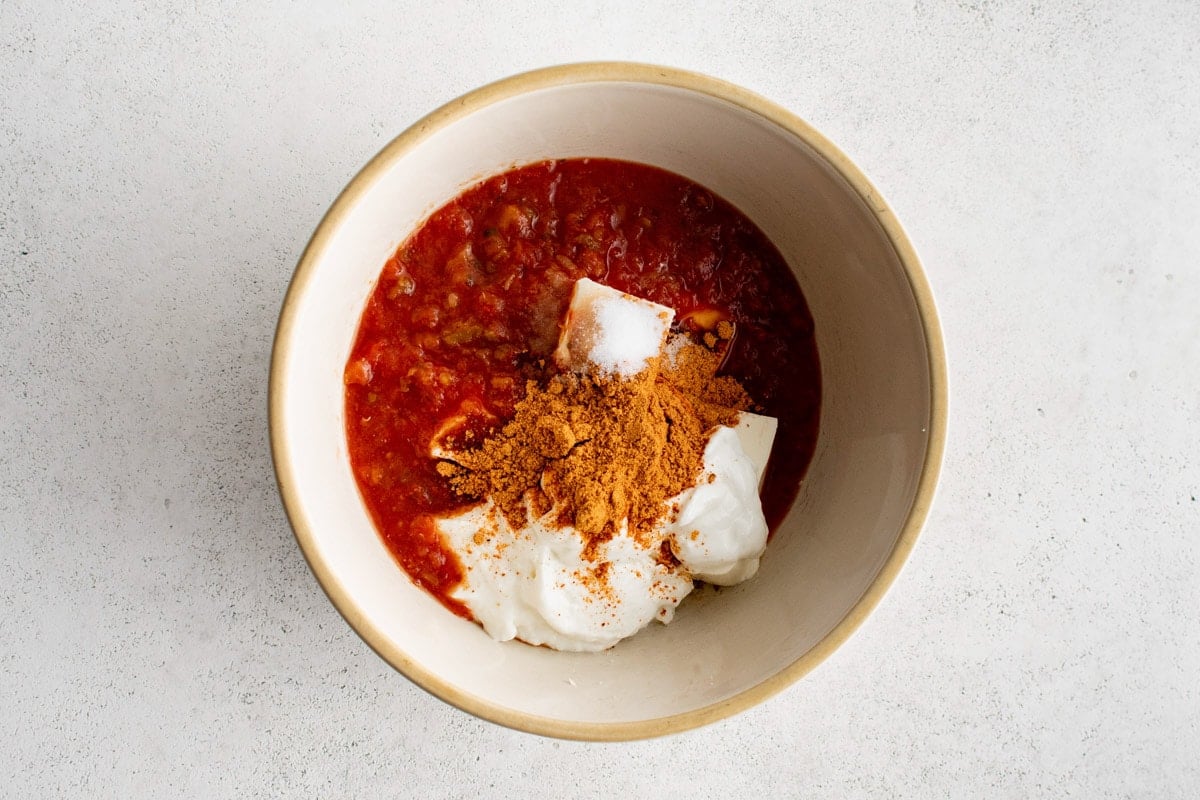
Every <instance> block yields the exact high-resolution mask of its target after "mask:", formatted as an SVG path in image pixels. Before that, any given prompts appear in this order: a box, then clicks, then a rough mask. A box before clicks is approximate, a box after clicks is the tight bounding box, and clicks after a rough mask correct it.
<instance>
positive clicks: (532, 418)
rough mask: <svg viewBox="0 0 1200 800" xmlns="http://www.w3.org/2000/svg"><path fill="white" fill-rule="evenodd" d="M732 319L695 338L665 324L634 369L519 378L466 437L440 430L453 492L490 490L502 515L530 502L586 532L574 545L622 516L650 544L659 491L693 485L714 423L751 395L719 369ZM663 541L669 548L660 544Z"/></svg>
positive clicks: (726, 419) (661, 509) (601, 537)
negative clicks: (445, 438)
mask: <svg viewBox="0 0 1200 800" xmlns="http://www.w3.org/2000/svg"><path fill="white" fill-rule="evenodd" d="M732 335H733V326H732V325H731V324H730V323H728V322H723V323H721V324H720V325H718V326H717V328H716V329H715V331H712V332H709V333H706V334H704V336H703V337H702V341H703V344H700V343H697V342H693V341H692V340H691V339H690V337H688V336H687V335H685V334H673V335H672V336H671V337H670V339H669V341H668V343H667V347H666V348H665V353H663V354H660V355H659V356H656V357H654V358H652V359H650V360H649V361H648V362H647V367H646V368H644V369H642V370H641V371H640V372H638V373H636V374H634V375H632V376H628V377H626V376H623V375H621V374H619V373H611V372H609V373H604V372H601V371H599V370H594V369H593V370H588V371H585V372H582V373H581V372H575V371H569V372H563V373H560V374H556V375H553V376H552V377H549V378H548V379H547V380H545V381H544V382H537V381H529V382H528V383H527V384H526V393H525V397H524V399H522V400H521V401H520V402H519V403H518V404H517V406H516V409H515V413H514V416H513V418H512V419H511V420H510V421H509V422H508V423H507V424H505V425H504V426H503V428H501V429H500V430H499V431H497V432H496V433H495V434H494V435H492V436H491V437H489V438H487V439H485V440H484V441H483V442H482V444H480V445H478V446H476V447H468V448H460V447H458V446H456V443H455V442H453V441H450V442H448V443H447V444H448V445H449V449H450V450H451V451H452V452H453V454H454V459H453V460H452V461H451V460H446V461H442V462H440V463H439V464H438V471H439V473H440V474H442V475H443V476H444V477H446V478H447V479H448V480H449V481H450V484H451V486H452V487H453V488H454V490H455V491H456V492H457V493H458V494H459V495H461V496H463V497H466V498H472V499H484V498H490V499H491V500H492V501H493V502H494V503H495V505H496V507H497V508H498V509H499V511H500V513H502V514H503V515H504V517H505V519H506V521H507V522H508V524H509V525H510V526H512V527H513V528H514V529H520V528H521V527H523V526H524V525H525V524H526V522H527V518H528V515H529V513H530V511H532V513H533V514H534V515H535V516H538V517H543V516H544V515H546V514H548V513H549V512H551V511H553V512H554V514H553V515H552V517H551V519H552V520H553V522H554V523H555V524H556V525H558V526H572V527H574V528H575V529H576V530H578V531H579V533H580V534H581V535H582V536H583V537H584V539H585V548H584V555H585V557H588V558H589V559H591V557H592V556H593V555H594V554H595V552H596V549H597V547H598V546H599V545H600V544H601V543H603V542H605V541H607V540H609V539H611V538H612V537H613V536H614V535H616V534H617V533H618V531H619V530H620V529H621V526H622V523H627V525H628V530H629V533H630V535H631V536H632V537H633V538H634V539H635V541H638V543H639V544H640V545H642V546H647V547H649V546H657V544H658V543H657V542H656V541H653V540H652V537H653V534H654V530H655V526H656V524H657V523H659V522H660V520H661V519H662V518H663V516H664V515H665V514H666V513H667V512H668V511H669V510H670V509H669V508H668V506H667V501H668V500H669V499H670V498H672V497H675V496H676V495H678V494H679V493H680V492H683V491H684V490H686V489H688V488H689V487H691V486H694V485H695V484H696V483H697V481H698V480H699V479H700V477H701V472H702V470H703V454H704V448H705V445H706V444H707V442H708V439H709V437H710V435H711V434H712V431H713V429H714V427H715V426H717V425H734V424H736V422H737V418H738V413H739V412H740V411H746V410H749V409H750V408H751V406H752V405H753V404H752V402H751V400H750V398H749V396H748V395H747V394H746V392H745V390H744V389H743V388H742V387H741V385H740V384H738V383H737V381H735V380H734V379H733V378H730V377H728V376H718V375H717V374H716V373H717V369H718V367H719V365H720V363H721V360H722V356H723V353H724V351H725V350H726V348H727V347H728V346H729V340H730V339H731V337H732ZM668 552H669V551H668Z"/></svg>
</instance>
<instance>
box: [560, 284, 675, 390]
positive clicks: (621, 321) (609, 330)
mask: <svg viewBox="0 0 1200 800" xmlns="http://www.w3.org/2000/svg"><path fill="white" fill-rule="evenodd" d="M674 318H675V311H674V309H672V308H670V307H668V306H664V305H659V304H658V303H652V302H650V301H649V300H644V299H642V298H640V297H634V296H633V295H631V294H626V293H624V292H619V291H617V290H616V289H612V288H610V287H608V286H604V285H603V284H599V283H596V282H595V281H591V280H588V279H587V278H581V279H580V280H578V281H576V283H575V289H574V291H573V292H572V293H571V304H570V307H569V308H568V309H567V317H566V321H565V322H564V323H563V330H562V335H561V336H560V338H559V344H558V349H557V350H556V351H555V353H554V357H555V360H556V361H557V362H558V364H559V365H560V366H562V367H563V368H565V369H572V370H579V371H584V370H587V369H589V368H594V369H598V370H599V371H600V372H602V373H607V374H614V373H615V374H617V375H619V376H621V377H624V378H629V377H633V376H634V375H636V374H638V373H639V372H641V371H642V370H644V369H645V368H646V366H647V362H648V361H649V360H650V359H652V358H654V357H655V356H657V355H658V354H659V353H660V352H661V351H662V347H663V343H664V342H665V341H666V338H667V332H668V331H669V330H670V327H671V321H672V320H673V319H674Z"/></svg>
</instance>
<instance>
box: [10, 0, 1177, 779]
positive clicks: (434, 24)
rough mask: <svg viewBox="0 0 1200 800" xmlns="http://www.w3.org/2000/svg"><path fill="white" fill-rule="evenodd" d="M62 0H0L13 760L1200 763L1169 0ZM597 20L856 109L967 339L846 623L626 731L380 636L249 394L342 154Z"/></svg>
mask: <svg viewBox="0 0 1200 800" xmlns="http://www.w3.org/2000/svg"><path fill="white" fill-rule="evenodd" d="M79 5H80V6H81V7H75V8H67V7H66V6H65V5H63V6H59V5H57V4H54V5H51V4H49V3H34V2H22V1H21V0H15V1H14V0H4V2H2V3H0V155H2V158H0V377H2V380H0V412H2V413H3V416H4V420H5V421H4V425H3V428H2V430H0V453H2V462H0V534H2V537H3V538H2V540H0V541H2V545H0V597H2V598H3V613H2V614H0V716H2V718H3V720H4V723H5V724H4V731H5V741H4V742H3V744H0V787H2V788H0V794H5V795H10V796H14V797H19V796H30V797H32V796H47V795H65V796H114V797H116V796H120V797H151V796H162V795H164V794H167V793H168V791H167V790H168V789H174V790H177V792H178V793H181V794H184V795H189V796H227V797H232V796H243V797H249V796H278V795H288V794H294V795H304V796H372V795H406V794H408V795H420V796H434V797H437V796H476V795H493V796H501V795H508V796H517V795H519V794H520V795H526V796H540V795H542V794H544V793H555V794H558V793H566V794H578V795H583V796H602V795H612V794H613V793H615V792H617V791H620V790H630V791H632V790H634V789H637V790H638V792H639V793H644V794H646V795H649V794H650V792H651V790H652V791H653V794H654V796H660V797H697V796H699V797H710V796H711V797H736V796H748V795H755V796H759V795H761V796H774V795H793V796H799V795H809V796H811V795H816V796H846V797H869V796H908V797H964V796H990V797H1012V798H1023V797H1035V796H1036V797H1065V796H1072V797H1089V798H1094V797H1125V796H1137V797H1189V796H1195V795H1196V794H1197V793H1200V762H1198V760H1197V758H1196V755H1197V752H1200V722H1198V720H1200V689H1198V688H1197V683H1198V678H1200V613H1197V606H1200V564H1198V563H1197V561H1198V558H1197V554H1198V553H1200V542H1198V535H1200V502H1198V501H1197V500H1196V497H1197V495H1200V464H1198V462H1197V450H1198V449H1200V448H1198V445H1200V92H1197V89H1196V75H1197V74H1200V10H1197V7H1196V6H1195V5H1194V4H1192V3H1188V2H1176V3H1167V2H1158V3H1128V4H1126V3H1108V4H1104V5H1098V6H1092V7H1083V6H1078V5H1074V4H1071V5H1067V4H1058V3H1033V4H1029V3H1022V4H1016V3H991V2H959V3H954V4H951V3H946V4H943V3H937V2H922V1H921V0H917V2H915V3H891V4H884V5H880V6H879V7H877V8H874V9H871V10H867V9H866V8H864V7H861V6H859V5H858V4H853V5H852V4H843V3H841V2H827V3H817V4H816V6H818V7H816V8H812V9H806V10H798V9H791V8H789V7H788V5H790V4H783V3H778V4H776V3H759V4H754V5H752V6H746V7H744V8H742V9H740V10H737V11H725V10H722V8H721V5H722V4H718V3H711V4H708V5H709V7H708V8H704V7H701V6H700V5H696V7H694V8H693V7H692V4H680V6H679V7H677V8H675V9H674V10H656V9H652V8H647V7H646V5H647V4H643V3H617V4H613V3H603V4H601V3H587V4H586V5H580V6H578V8H579V9H580V10H579V11H568V10H567V9H568V7H570V6H572V4H567V3H552V2H545V1H544V0H538V1H537V2H531V3H529V4H528V5H527V7H526V9H525V10H523V11H520V12H515V13H511V14H510V13H499V12H496V11H485V10H484V6H483V5H473V6H467V5H462V6H457V5H455V6H451V5H449V4H447V5H446V6H445V8H444V9H442V10H439V11H436V12H435V11H431V10H425V8H424V6H423V5H421V4H407V5H406V6H395V7H391V6H389V5H388V4H383V3H379V4H368V3H354V4H346V5H347V6H349V7H348V8H344V9H343V10H331V9H332V7H333V5H334V4H328V7H326V6H324V5H320V4H312V5H311V7H309V8H307V9H303V8H300V7H298V6H293V5H291V4H284V3H271V4H261V5H258V6H257V10H255V9H250V8H247V7H245V6H246V5H247V4H242V3H235V2H228V3H224V4H209V3H187V4H183V3H179V4H172V5H173V6H175V7H173V8H167V7H165V5H161V4H142V3H136V4H135V3H124V4H122V3H93V4H79ZM337 5H338V6H339V7H340V6H342V5H343V4H337ZM1126 6H1128V7H1126ZM594 58H627V59H632V60H643V61H651V62H661V63H667V64H672V65H676V66H682V67H687V68H693V69H698V70H701V71H706V72H709V73H712V74H715V75H717V76H720V77H723V78H726V79H728V80H732V81H734V82H737V83H741V84H743V85H745V86H747V87H749V88H751V89H754V90H756V91H758V92H760V93H762V94H765V95H766V96H768V97H770V98H772V99H774V100H776V101H778V102H780V103H782V104H783V105H785V106H787V107H789V108H791V109H793V110H794V111H796V112H797V113H799V114H800V115H801V116H804V117H805V118H807V119H808V120H809V121H810V122H812V123H813V124H815V125H816V126H817V127H818V128H819V129H821V130H822V131H824V132H825V133H826V134H827V135H829V136H830V137H831V138H833V139H834V141H836V142H838V143H839V144H840V145H841V146H843V147H844V148H845V149H846V151H847V152H848V153H849V154H850V155H851V157H853V158H854V159H856V160H857V161H858V163H859V164H860V165H861V166H862V167H863V169H864V170H865V171H866V172H867V174H868V175H870V176H871V177H872V178H873V179H874V180H875V181H876V183H877V184H878V185H879V187H880V188H881V190H882V191H883V192H884V194H885V195H886V196H887V197H888V198H889V200H890V201H891V203H892V204H893V205H894V207H895V208H896V209H897V211H898V213H899V214H900V216H901V218H902V219H904V220H905V222H906V224H907V226H908V229H909V233H910V234H911V236H912V238H913V240H914V241H915V242H916V244H917V247H918V249H919V250H920V251H921V253H922V255H923V257H924V260H925V263H926V267H927V270H928V273H929V276H930V280H931V282H932V284H933V286H934V289H935V291H936V293H937V296H938V300H939V303H940V308H941V313H942V317H943V324H944V326H945V334H946V341H947V345H948V349H949V357H950V360H951V375H952V401H953V407H952V418H951V430H950V436H951V438H950V444H949V449H948V451H947V456H946V463H945V469H944V477H943V481H942V488H941V491H940V494H939V498H938V502H937V504H936V506H935V510H934V513H933V514H932V516H931V518H930V521H929V525H928V527H927V530H926V533H925V535H924V537H923V539H922V541H921V543H920V545H919V547H918V549H917V551H916V553H915V555H914V558H913V560H912V562H911V563H910V566H909V567H908V568H907V570H906V571H905V572H904V574H903V575H902V576H901V578H900V580H899V581H898V582H897V584H896V585H895V587H894V589H893V591H892V592H891V594H890V595H889V596H888V597H887V599H886V600H885V602H884V603H883V605H882V606H881V607H880V608H879V610H878V611H877V613H875V614H874V615H873V616H872V618H871V619H870V620H869V621H868V623H867V624H866V625H865V627H864V628H863V629H862V630H861V631H860V632H859V633H858V634H857V635H856V636H855V637H854V638H853V639H852V640H851V641H850V642H849V643H848V644H847V645H846V646H845V647H843V648H842V649H841V650H840V651H839V652H838V653H837V654H835V655H834V657H833V658H831V659H830V660H829V661H827V662H826V663H825V664H824V665H822V666H821V667H820V668H819V669H818V670H817V671H816V672H815V673H813V674H812V675H811V676H809V677H808V678H807V679H805V680H803V681H802V682H800V683H799V684H797V685H795V686H793V687H792V688H791V689H789V690H788V691H786V692H785V693H784V694H782V695H781V696H779V697H777V698H775V699H773V700H771V701H770V702H768V703H766V704H765V705H763V706H760V707H758V708H756V709H754V710H752V711H750V712H748V713H746V714H743V715H742V716H740V717H738V718H735V719H733V720H730V721H726V722H723V723H720V724H717V725H715V726H712V727H710V728H707V729H703V730H700V731H696V732H692V733H688V734H684V735H680V736H677V737H673V738H670V739H666V740H661V741H652V742H645V743H636V744H628V745H584V744H576V743H566V742H554V741H550V740H543V739H539V738H535V737H532V736H528V735H523V734H519V733H515V732H511V731H507V730H504V729H501V728H497V727H494V726H492V725H489V724H485V723H483V722H479V721H477V720H475V719H473V718H471V717H468V716H466V715H464V714H462V713H460V712H458V711H456V710H454V709H451V708H449V707H447V706H445V705H443V704H441V703H440V702H439V701H436V700H434V699H433V698H431V697H429V696H427V695H426V694H424V693H423V692H421V691H419V690H418V689H416V688H414V687H413V686H412V685H410V684H409V683H408V682H406V681H405V680H404V679H403V678H402V677H400V676H399V675H398V674H396V673H395V672H393V671H392V670H391V669H390V668H388V667H387V666H386V665H385V664H384V663H383V662H381V661H380V660H379V659H378V658H377V657H375V656H374V655H373V654H372V653H371V652H370V651H369V650H368V649H367V647H366V646H365V645H364V644H362V643H361V642H360V641H359V640H358V639H357V638H356V637H355V636H354V634H353V633H351V631H350V630H349V628H348V627H347V626H346V625H345V624H344V623H343V622H342V620H341V619H340V618H339V617H338V616H337V614H336V613H335V612H334V611H333V609H332V607H331V606H330V605H329V604H328V602H327V601H326V600H325V598H324V596H323V595H322V594H321V592H320V590H319V589H318V587H317V584H316V582H315V581H314V580H313V578H312V577H311V576H310V574H309V572H308V570H307V568H306V567H305V565H304V562H303V560H302V559H301V557H300V555H299V552H298V550H297V548H296V547H295V545H294V543H293V541H292V538H291V534H290V532H289V529H288V527H287V524H286V522H285V519H284V516H283V514H282V511H281V509H280V506H279V503H278V501H277V498H276V495H275V490H274V483H273V478H272V475H271V467H270V459H269V454H268V448H267V434H266V407H265V406H266V398H265V389H266V376H267V364H268V356H269V347H270V339H271V335H272V331H273V326H274V322H275V315H276V313H277V310H278V306H279V303H280V300H281V298H282V296H283V292H284V289H285V286H286V284H287V281H288V278H289V275H290V273H291V270H292V267H293V265H294V263H295V260H296V258H297V257H298V255H299V253H300V250H301V249H302V247H303V245H304V243H305V241H306V238H307V236H308V234H309V232H310V231H311V230H312V228H313V226H314V225H315V224H316V222H317V220H318V219H319V217H320V215H321V213H322V211H323V210H324V209H325V207H326V206H327V205H328V204H329V202H330V201H331V200H332V198H333V197H334V196H335V194H336V193H337V192H338V190H339V189H340V188H341V187H342V186H343V184H344V183H345V182H346V181H347V180H348V179H349V178H350V176H351V175H352V174H353V173H354V171H355V170H356V169H357V168H358V167H359V166H360V165H361V164H362V163H363V162H364V161H365V160H366V159H367V158H368V157H369V156H370V155H372V154H373V153H374V152H375V151H376V150H377V149H378V148H380V147H381V146H382V145H383V144H384V143H385V142H386V141H387V140H388V139H389V138H390V137H391V136H393V135H395V134H396V133H398V132H399V131H401V130H402V129H403V128H404V127H405V126H406V125H408V124H409V123H411V122H412V121H414V120H415V119H417V118H418V117H419V116H421V115H422V114H424V113H426V112H427V111H429V110H431V109H432V108H434V107H435V106H437V105H439V104H441V103H443V102H445V101H447V100H449V99H451V98H452V97H454V96H456V95H458V94H460V93H462V92H464V91H466V90H468V89H471V88H473V87H475V86H477V85H479V84H481V83H484V82H487V81H490V80H493V79H496V78H500V77H503V76H504V75H507V74H510V73H512V72H516V71H519V70H522V69H526V68H531V67H535V66H544V65H548V64H552V63H559V62H564V61H575V60H584V59H594Z"/></svg>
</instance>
